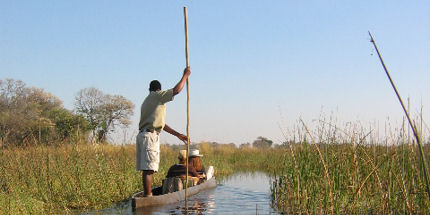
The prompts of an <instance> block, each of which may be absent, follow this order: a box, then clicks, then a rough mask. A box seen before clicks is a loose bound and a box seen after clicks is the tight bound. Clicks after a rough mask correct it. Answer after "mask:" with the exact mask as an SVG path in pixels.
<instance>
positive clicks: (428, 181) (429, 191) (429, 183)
mask: <svg viewBox="0 0 430 215" xmlns="http://www.w3.org/2000/svg"><path fill="white" fill-rule="evenodd" d="M369 36H370V42H371V43H373V46H374V47H375V49H376V53H378V57H379V60H380V61H381V64H382V67H384V70H385V73H386V74H387V76H388V79H389V80H390V83H391V86H392V87H393V89H394V92H395V93H396V95H397V98H398V99H399V102H400V104H401V105H402V108H403V111H404V112H405V115H406V118H407V119H408V122H409V125H410V126H411V128H412V132H413V133H414V136H415V139H416V141H417V144H418V148H419V151H420V155H421V163H422V165H423V169H424V180H425V182H426V191H427V195H428V196H429V198H430V179H429V173H428V168H427V161H426V158H425V155H424V150H423V145H422V140H421V137H420V135H418V131H417V127H416V126H415V124H414V123H412V120H411V117H409V113H408V111H407V110H406V107H405V105H404V104H403V100H402V98H401V97H400V94H399V92H398V91H397V88H396V85H395V84H394V82H393V79H391V75H390V73H389V72H388V70H387V67H386V66H385V63H384V60H382V56H381V54H380V53H379V50H378V47H377V46H376V42H375V40H374V39H373V36H372V34H371V33H370V31H369Z"/></svg>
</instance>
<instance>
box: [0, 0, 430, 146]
mask: <svg viewBox="0 0 430 215" xmlns="http://www.w3.org/2000/svg"><path fill="white" fill-rule="evenodd" d="M183 6H187V7H188V22H189V40H190V65H191V69H192V75H191V77H190V88H191V95H190V96H191V138H192V141H193V142H199V141H203V140H206V141H217V142H221V143H230V142H233V143H236V144H241V143H245V142H252V141H253V140H254V139H255V138H256V137H258V136H265V137H268V138H270V139H272V140H274V141H275V142H280V141H282V140H283V137H282V133H281V130H280V128H279V126H278V125H279V124H281V127H283V128H284V129H285V130H289V129H291V127H293V126H294V125H295V124H297V120H298V119H299V117H302V118H303V119H304V120H305V121H306V122H307V123H309V124H312V120H313V119H317V118H318V117H319V115H320V113H321V112H322V113H323V114H324V115H326V116H327V117H329V116H330V115H332V114H333V115H334V116H335V117H336V118H337V119H338V121H339V122H356V121H360V122H361V123H362V124H363V125H368V123H374V122H380V123H381V124H384V123H385V122H386V121H387V118H389V121H390V123H392V124H394V125H396V124H400V122H401V119H402V117H403V113H402V110H401V108H400V106H399V104H398V101H397V99H396V98H395V95H394V93H393V90H392V89H391V86H390V85H389V82H388V80H387V78H386V76H385V74H384V72H383V70H382V67H381V65H380V62H379V59H378V58H377V55H376V52H375V51H374V49H373V46H372V44H371V43H370V42H369V36H368V33H367V32H368V31H371V32H372V33H373V35H374V37H375V40H376V42H377V44H378V45H379V48H380V51H381V52H382V55H383V57H384V60H385V62H386V64H387V65H388V69H389V70H390V72H391V75H392V77H393V79H394V81H395V82H396V83H397V86H398V89H399V91H400V93H401V95H402V96H403V98H404V99H405V100H406V98H407V97H410V100H411V109H412V112H413V113H414V114H415V115H416V113H417V111H419V110H420V108H421V104H422V105H423V116H424V120H425V121H426V122H427V123H430V118H429V114H428V113H429V111H430V110H429V107H430V96H429V95H428V92H430V71H429V69H430V58H429V57H430V13H429V11H430V1H427V0H426V1H388V0H386V1H368V0H364V1H334V0H327V1H287V0H279V1H252V0H242V1H239V0H238V1H227V0H218V1H163V3H161V1H5V0H1V1H0V78H1V79H5V78H13V79H16V80H22V81H24V82H25V83H26V84H27V85H28V86H35V87H39V88H44V89H45V90H46V91H48V92H51V93H53V94H54V95H56V96H57V97H59V98H60V99H61V100H63V101H64V105H65V107H66V108H68V109H73V102H74V96H75V94H76V93H77V92H78V91H79V90H81V89H83V88H86V87H96V88H98V89H100V90H102V91H103V92H105V93H109V94H119V95H123V96H125V97H126V98H128V99H130V100H131V101H132V102H133V103H134V104H135V105H136V109H135V116H134V117H133V120H134V124H133V127H132V129H131V130H130V131H129V132H128V137H127V139H128V138H130V139H131V140H133V139H134V137H132V136H133V132H136V130H137V121H138V118H139V107H140V104H141V102H142V101H143V99H144V98H145V96H146V95H147V93H148V90H147V89H148V83H149V82H150V81H151V80H153V79H158V80H160V82H161V83H162V85H163V88H164V89H166V88H171V87H173V86H174V84H175V83H176V82H177V81H178V80H179V78H180V75H181V74H182V70H183V68H184V66H185V54H184V29H183ZM167 123H168V124H170V125H171V126H172V127H173V128H175V129H177V130H178V131H181V132H185V125H186V92H185V90H184V91H183V92H182V93H181V94H180V95H178V96H177V97H176V98H175V100H174V101H173V102H172V103H169V104H168V106H167ZM427 132H428V130H427ZM162 142H169V143H179V141H178V140H176V139H175V138H174V137H171V136H170V135H168V134H163V135H162Z"/></svg>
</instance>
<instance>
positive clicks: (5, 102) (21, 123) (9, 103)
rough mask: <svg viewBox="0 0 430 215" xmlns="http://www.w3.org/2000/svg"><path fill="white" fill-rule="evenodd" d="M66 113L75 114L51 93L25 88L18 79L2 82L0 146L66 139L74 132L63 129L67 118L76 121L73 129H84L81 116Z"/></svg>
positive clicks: (0, 83)
mask: <svg viewBox="0 0 430 215" xmlns="http://www.w3.org/2000/svg"><path fill="white" fill-rule="evenodd" d="M60 113H62V114H60ZM66 113H69V114H72V113H71V112H70V111H68V110H66V109H65V108H64V107H63V105H62V101H61V100H60V99H58V98H57V97H56V96H54V95H52V94H51V93H49V92H45V91H44V90H43V89H40V88H35V87H26V86H25V84H24V82H22V81H19V80H18V81H15V80H13V79H6V80H0V145H2V146H7V145H10V144H12V145H28V144H33V143H44V144H46V143H52V142H54V141H56V140H64V139H65V138H66V137H68V136H70V132H71V131H73V129H71V127H69V129H70V130H69V131H68V133H67V132H66V133H67V134H66V133H65V132H64V128H61V126H62V124H64V121H65V120H66V121H67V117H71V118H76V119H75V120H74V121H73V122H72V124H73V123H74V124H73V125H71V126H72V127H74V128H77V127H80V128H81V129H85V127H86V126H85V124H83V123H84V121H83V120H78V118H79V116H74V115H73V114H72V115H68V116H67V114H66ZM63 117H65V118H63ZM61 130H63V131H61Z"/></svg>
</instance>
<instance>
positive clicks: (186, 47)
mask: <svg viewBox="0 0 430 215" xmlns="http://www.w3.org/2000/svg"><path fill="white" fill-rule="evenodd" d="M184 21H185V22H184V26H185V59H186V66H187V68H188V67H189V66H190V60H189V57H188V21H187V7H184ZM188 80H189V78H187V158H186V171H187V173H186V183H185V210H186V211H187V210H188V192H187V190H188V156H189V152H190V84H189V81H188Z"/></svg>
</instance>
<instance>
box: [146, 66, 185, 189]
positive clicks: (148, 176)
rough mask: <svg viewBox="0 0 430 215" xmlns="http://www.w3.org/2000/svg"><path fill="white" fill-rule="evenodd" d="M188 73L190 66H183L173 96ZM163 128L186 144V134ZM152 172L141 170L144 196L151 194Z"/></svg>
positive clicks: (183, 84)
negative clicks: (182, 71) (182, 72)
mask: <svg viewBox="0 0 430 215" xmlns="http://www.w3.org/2000/svg"><path fill="white" fill-rule="evenodd" d="M190 74H191V70H190V67H187V68H185V69H184V74H183V75H182V77H181V80H179V82H178V83H177V84H176V85H175V87H174V88H173V96H176V95H178V94H179V93H180V92H181V91H182V89H183V88H184V86H185V83H186V81H187V79H188V77H190ZM160 90H161V89H160ZM163 130H164V131H166V132H167V133H169V134H172V135H173V136H176V137H177V138H178V139H180V140H181V141H182V142H184V143H185V144H187V140H188V137H187V136H186V135H183V134H181V133H179V132H177V131H175V130H174V129H173V128H171V127H170V126H168V125H167V124H165V125H164V128H163ZM152 174H154V171H153V170H143V171H142V181H143V190H144V194H145V196H148V195H151V194H152Z"/></svg>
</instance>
